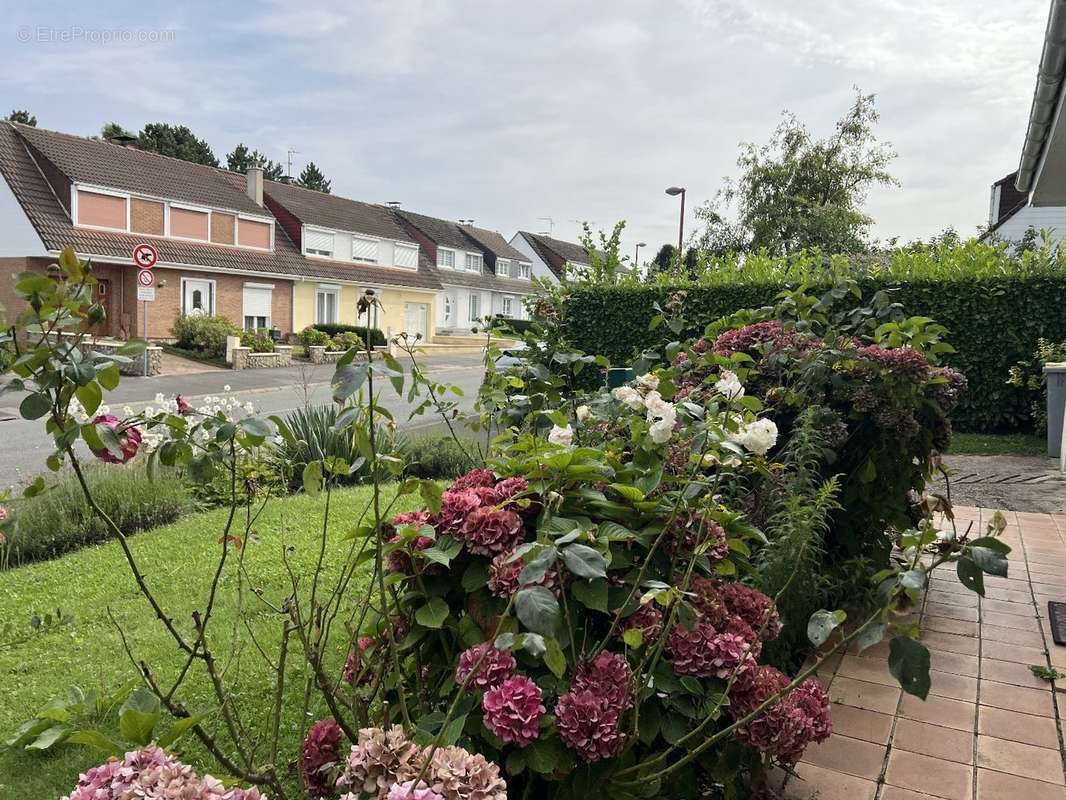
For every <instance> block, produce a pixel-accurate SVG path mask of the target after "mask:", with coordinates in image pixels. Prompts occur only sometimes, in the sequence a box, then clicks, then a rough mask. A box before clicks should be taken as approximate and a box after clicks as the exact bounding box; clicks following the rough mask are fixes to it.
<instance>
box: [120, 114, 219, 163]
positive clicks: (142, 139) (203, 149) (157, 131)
mask: <svg viewBox="0 0 1066 800" xmlns="http://www.w3.org/2000/svg"><path fill="white" fill-rule="evenodd" d="M137 149H139V150H147V151H149V152H151V153H159V154H160V155H164V156H171V157H172V158H180V159H181V160H182V161H192V162H193V163H195V164H204V165H206V166H209V167H217V166H218V159H217V158H216V157H215V154H214V153H213V152H211V146H210V145H209V144H208V143H207V142H206V141H205V140H204V139H197V138H196V135H195V134H194V133H193V132H192V131H191V130H189V128H188V127H186V126H185V125H170V124H169V123H166V122H149V123H148V124H147V125H145V126H144V128H142V129H141V132H140V133H139V134H138V135H137Z"/></svg>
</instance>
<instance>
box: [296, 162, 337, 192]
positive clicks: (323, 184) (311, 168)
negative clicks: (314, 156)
mask: <svg viewBox="0 0 1066 800" xmlns="http://www.w3.org/2000/svg"><path fill="white" fill-rule="evenodd" d="M296 185H297V186H302V187H303V188H305V189H312V190H314V191H316V192H322V193H324V194H329V187H330V181H328V180H326V176H325V175H323V174H322V170H320V169H319V168H318V166H317V165H316V164H315V162H314V161H308V162H307V166H306V167H304V168H303V172H301V173H300V177H299V178H297V179H296Z"/></svg>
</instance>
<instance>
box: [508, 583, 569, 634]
mask: <svg viewBox="0 0 1066 800" xmlns="http://www.w3.org/2000/svg"><path fill="white" fill-rule="evenodd" d="M515 613H516V614H517V615H518V619H519V621H520V622H521V623H522V624H523V625H525V626H526V628H528V629H529V630H531V631H533V632H534V633H539V634H541V635H542V636H555V630H556V628H557V627H558V625H559V619H560V617H561V614H560V612H559V601H558V600H556V599H555V595H554V594H552V593H551V592H550V591H549V590H548V589H545V588H544V587H543V586H531V587H529V588H527V589H522V590H520V591H519V592H518V594H517V595H515Z"/></svg>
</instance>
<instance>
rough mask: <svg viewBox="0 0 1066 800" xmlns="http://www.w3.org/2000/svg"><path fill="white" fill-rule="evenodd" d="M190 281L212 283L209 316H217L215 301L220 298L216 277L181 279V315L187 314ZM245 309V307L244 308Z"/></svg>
mask: <svg viewBox="0 0 1066 800" xmlns="http://www.w3.org/2000/svg"><path fill="white" fill-rule="evenodd" d="M188 281H196V282H197V283H208V284H210V285H211V297H210V298H209V304H208V305H209V306H210V307H209V308H208V310H207V315H208V316H209V317H213V316H215V302H216V300H217V299H218V282H217V281H216V280H215V279H214V278H191V277H190V278H182V279H181V315H182V316H186V315H187V314H188V312H187V311H186V310H185V284H186V283H187V282H188ZM242 311H243V309H242Z"/></svg>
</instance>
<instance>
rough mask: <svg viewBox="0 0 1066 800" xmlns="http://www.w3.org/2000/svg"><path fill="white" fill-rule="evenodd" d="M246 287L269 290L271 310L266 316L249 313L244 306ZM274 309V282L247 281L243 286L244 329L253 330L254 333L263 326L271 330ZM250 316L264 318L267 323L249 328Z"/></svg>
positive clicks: (242, 312)
mask: <svg viewBox="0 0 1066 800" xmlns="http://www.w3.org/2000/svg"><path fill="white" fill-rule="evenodd" d="M245 289H264V290H267V291H269V292H270V310H268V311H267V315H266V316H265V317H264V316H262V315H261V314H249V313H248V311H247V309H246V308H244V290H245ZM273 309H274V284H272V283H245V284H244V285H243V286H242V287H241V318H242V320H243V322H244V326H243V327H244V329H245V330H246V331H247V330H250V331H252V332H253V333H254V332H255V331H257V330H259V328H261V327H262V328H267V329H268V330H269V329H270V328H271V327H272V317H273ZM249 317H254V318H255V319H257V320H258V319H262V320H264V322H265V324H263V325H255V326H253V327H251V328H249V327H248V318H249Z"/></svg>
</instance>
